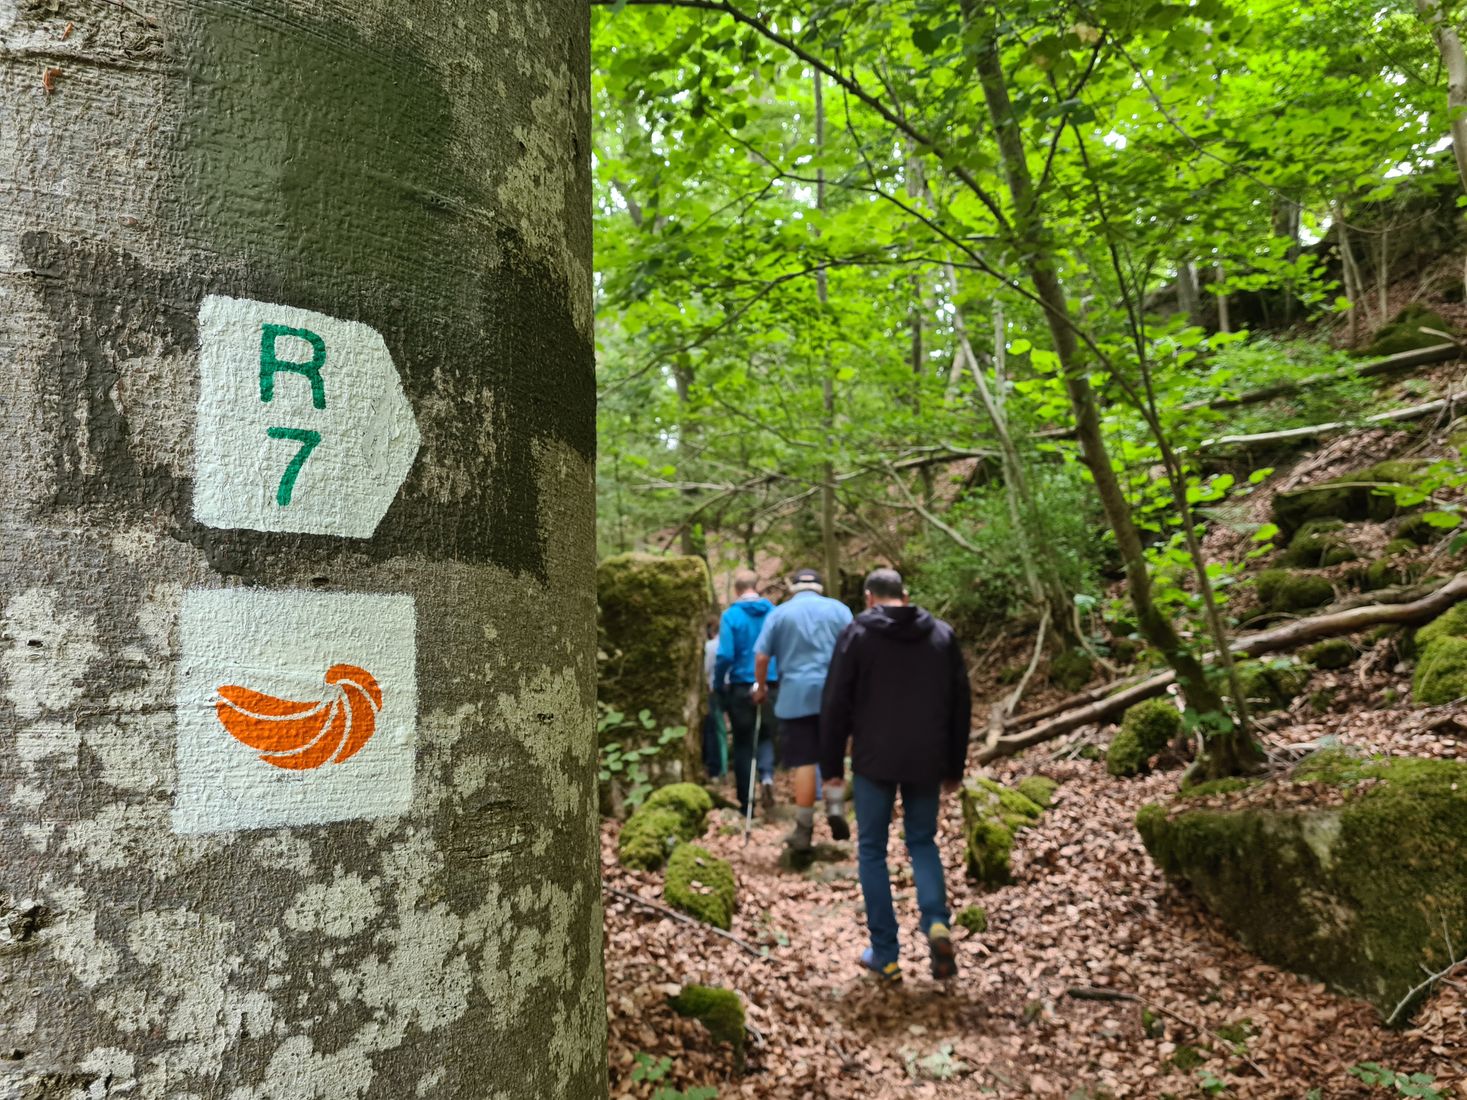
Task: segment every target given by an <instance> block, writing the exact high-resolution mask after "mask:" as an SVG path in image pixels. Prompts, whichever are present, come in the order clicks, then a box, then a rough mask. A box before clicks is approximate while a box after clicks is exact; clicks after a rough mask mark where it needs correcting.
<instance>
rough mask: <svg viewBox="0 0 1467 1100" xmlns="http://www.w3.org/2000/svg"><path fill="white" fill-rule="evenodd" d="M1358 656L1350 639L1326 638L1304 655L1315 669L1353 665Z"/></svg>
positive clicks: (1307, 650)
mask: <svg viewBox="0 0 1467 1100" xmlns="http://www.w3.org/2000/svg"><path fill="white" fill-rule="evenodd" d="M1356 656H1357V653H1356V651H1355V647H1354V646H1353V645H1352V644H1351V643H1350V639H1348V638H1326V639H1325V640H1324V641H1322V642H1316V643H1315V644H1314V645H1312V646H1310V647H1309V648H1308V649H1306V650H1305V651H1304V653H1303V657H1304V660H1305V661H1307V662H1308V663H1309V664H1311V665H1313V666H1314V667H1315V668H1324V669H1337V668H1344V667H1345V666H1346V665H1349V664H1351V663H1352V662H1353V661H1354V660H1355V658H1356Z"/></svg>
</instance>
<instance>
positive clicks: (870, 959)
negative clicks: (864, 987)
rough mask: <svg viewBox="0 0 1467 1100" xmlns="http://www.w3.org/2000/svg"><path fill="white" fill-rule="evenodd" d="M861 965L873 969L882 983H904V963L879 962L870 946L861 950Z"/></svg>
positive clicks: (872, 971)
mask: <svg viewBox="0 0 1467 1100" xmlns="http://www.w3.org/2000/svg"><path fill="white" fill-rule="evenodd" d="M861 966H862V967H863V968H864V969H866V970H869V971H871V973H872V974H873V975H875V977H876V980H877V981H878V982H880V983H881V984H882V985H901V984H902V964H901V963H899V962H895V961H892V962H889V963H881V964H878V963H877V962H876V959H875V957H874V956H873V955H872V953H871V948H869V947H868V948H866V950H865V951H862V952H861Z"/></svg>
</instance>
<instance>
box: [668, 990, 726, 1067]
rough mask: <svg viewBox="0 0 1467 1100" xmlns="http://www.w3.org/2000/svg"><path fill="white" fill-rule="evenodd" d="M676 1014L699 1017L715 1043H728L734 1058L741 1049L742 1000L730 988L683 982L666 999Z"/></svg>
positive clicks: (697, 1018)
mask: <svg viewBox="0 0 1467 1100" xmlns="http://www.w3.org/2000/svg"><path fill="white" fill-rule="evenodd" d="M668 1004H669V1005H670V1006H671V1007H672V1010H673V1011H674V1012H676V1013H677V1014H678V1015H679V1016H687V1017H690V1018H692V1019H694V1020H697V1021H699V1022H700V1023H701V1024H702V1025H703V1026H704V1027H705V1028H707V1029H708V1034H709V1035H710V1036H712V1038H713V1041H714V1042H717V1043H728V1044H729V1045H730V1046H731V1047H733V1048H734V1055H735V1057H736V1058H740V1059H741V1058H742V1055H743V1050H744V1002H743V1000H742V999H741V998H740V997H739V995H738V994H737V993H735V992H734V991H733V990H732V989H723V988H721V987H719V986H716V985H685V986H683V988H682V990H681V991H680V992H679V993H678V995H677V996H676V997H673V998H672V999H671V1000H669V1001H668Z"/></svg>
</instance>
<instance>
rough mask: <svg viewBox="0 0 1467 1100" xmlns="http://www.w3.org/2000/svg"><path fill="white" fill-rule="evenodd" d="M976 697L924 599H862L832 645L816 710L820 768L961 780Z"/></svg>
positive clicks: (948, 635) (900, 778)
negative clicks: (869, 602)
mask: <svg viewBox="0 0 1467 1100" xmlns="http://www.w3.org/2000/svg"><path fill="white" fill-rule="evenodd" d="M972 711H973V702H972V695H971V693H970V690H969V687H968V670H967V667H966V666H965V664H964V662H963V654H962V650H961V649H960V648H959V647H958V642H957V639H956V638H955V637H954V636H953V631H952V627H950V626H948V625H947V623H945V622H943V621H942V620H941V619H936V618H933V616H932V615H930V614H929V613H928V612H926V611H924V610H923V609H922V608H920V607H910V606H909V607H884V606H878V607H873V608H868V609H867V610H866V611H863V612H862V613H861V614H860V615H858V616H856V620H855V622H853V623H851V625H850V626H848V627H846V628H845V630H844V632H842V634H841V636H840V638H839V639H838V640H837V641H836V644H835V657H834V659H833V660H832V661H831V665H830V674H829V676H828V677H827V678H826V681H825V697H824V700H823V705H822V707H821V715H820V767H821V772H822V774H823V775H825V776H826V777H827V778H830V779H834V778H838V777H840V776H842V775H843V774H844V773H845V755H846V745H847V743H849V744H850V746H851V769H852V770H853V771H854V772H855V773H856V774H857V775H861V776H864V777H865V778H867V779H875V780H879V781H881V782H885V783H920V784H936V783H940V782H942V781H943V780H956V779H961V778H962V776H963V768H964V765H965V764H966V762H967V757H968V735H969V725H970V723H971V720H972Z"/></svg>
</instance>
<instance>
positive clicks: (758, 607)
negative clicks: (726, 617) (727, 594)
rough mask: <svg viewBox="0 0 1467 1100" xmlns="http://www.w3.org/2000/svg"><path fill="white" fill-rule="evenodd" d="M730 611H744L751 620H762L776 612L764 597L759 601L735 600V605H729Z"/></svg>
mask: <svg viewBox="0 0 1467 1100" xmlns="http://www.w3.org/2000/svg"><path fill="white" fill-rule="evenodd" d="M728 609H729V610H730V611H733V610H735V609H737V610H739V611H742V612H743V613H744V614H745V615H747V616H749V618H751V619H762V618H764V616H765V615H768V614H769V613H770V612H771V611H773V610H774V605H773V604H772V603H770V602H769V601H768V600H766V599H765V598H764V597H763V596H760V597H759V598H758V599H757V600H734V602H733V603H731V604H729V605H728Z"/></svg>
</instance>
